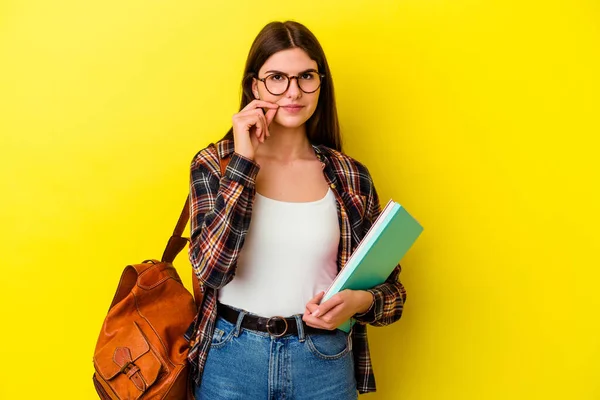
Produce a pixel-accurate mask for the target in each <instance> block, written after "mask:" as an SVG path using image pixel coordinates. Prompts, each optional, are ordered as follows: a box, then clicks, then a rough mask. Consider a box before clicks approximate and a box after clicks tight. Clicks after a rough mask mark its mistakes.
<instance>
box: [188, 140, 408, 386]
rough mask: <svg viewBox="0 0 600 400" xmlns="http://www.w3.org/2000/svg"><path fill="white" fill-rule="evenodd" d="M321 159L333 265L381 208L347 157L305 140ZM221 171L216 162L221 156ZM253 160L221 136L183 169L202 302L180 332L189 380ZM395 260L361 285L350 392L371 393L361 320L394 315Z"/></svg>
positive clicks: (230, 252) (397, 293)
mask: <svg viewBox="0 0 600 400" xmlns="http://www.w3.org/2000/svg"><path fill="white" fill-rule="evenodd" d="M313 149H314V151H315V154H316V155H317V157H318V159H319V160H320V161H321V163H323V164H324V167H323V173H324V176H325V179H326V180H327V183H328V184H329V186H330V188H331V189H332V191H333V193H334V194H335V198H336V201H337V210H338V219H339V222H340V233H341V236H340V244H339V250H338V270H341V269H342V268H343V267H344V265H345V264H346V261H347V260H348V259H349V257H350V255H351V254H352V252H353V250H354V249H355V248H356V246H357V245H358V243H359V242H360V240H361V239H362V238H363V236H364V235H365V234H366V232H367V231H368V230H369V228H370V226H371V224H372V223H373V222H374V221H375V219H376V218H377V216H378V215H379V214H380V212H381V206H380V204H379V199H378V197H377V192H376V191H375V187H374V185H373V181H372V179H371V176H370V174H369V171H368V170H367V168H366V167H365V166H364V165H362V164H361V163H359V162H357V161H356V160H353V159H352V158H350V157H348V156H347V155H345V154H343V153H341V152H338V151H335V150H333V149H331V148H328V147H325V146H316V145H313ZM229 156H231V159H230V161H229V165H228V166H227V169H226V170H225V174H224V175H223V176H221V171H220V164H219V159H221V158H225V157H229ZM258 171H259V165H258V164H257V163H255V162H254V161H252V160H250V159H248V158H245V157H243V156H241V155H239V154H237V153H234V145H233V141H230V140H223V141H220V142H218V143H217V146H216V150H215V147H214V146H208V147H207V148H205V149H203V150H201V151H200V152H198V153H197V154H196V155H195V156H194V159H193V160H192V163H191V171H190V230H191V235H190V239H191V244H190V247H189V257H190V261H191V264H192V267H193V269H194V272H195V273H196V276H198V279H199V281H200V285H201V288H202V292H203V295H204V297H203V300H202V304H201V306H200V309H199V310H198V315H197V316H196V319H195V320H194V322H193V323H192V325H191V326H190V329H189V330H188V334H187V337H188V339H190V349H189V353H188V360H189V362H190V364H191V371H190V372H191V378H192V379H193V380H194V382H195V383H196V384H197V385H199V384H200V381H201V379H202V371H203V368H204V365H205V363H206V358H207V355H208V351H209V349H210V343H211V340H212V335H213V331H214V327H215V321H216V318H217V307H216V305H217V298H218V297H217V291H218V290H219V289H220V288H222V287H223V286H225V285H226V284H227V283H229V282H230V281H231V280H232V279H233V277H234V275H235V269H236V264H237V258H238V255H239V252H240V250H241V248H242V246H243V244H244V237H245V235H246V233H247V231H248V227H249V225H250V218H251V216H252V205H253V201H254V195H255V193H256V188H255V178H256V175H257V174H258ZM400 269H401V268H400V265H398V266H396V268H395V269H394V271H393V272H392V273H391V274H390V276H389V278H388V279H387V280H386V282H385V283H383V284H381V285H378V286H376V287H374V288H372V289H370V290H369V292H371V293H372V294H373V297H374V301H373V303H372V305H371V308H370V309H369V310H368V311H367V312H366V313H364V314H360V315H355V316H354V317H355V319H356V320H357V321H358V323H357V324H355V325H354V327H353V328H352V331H351V335H352V348H353V353H354V365H355V376H356V382H357V390H358V391H359V392H360V393H366V392H374V391H375V389H376V388H375V377H374V374H373V368H372V364H371V357H370V354H369V346H368V341H367V327H366V324H370V325H375V326H384V325H388V324H391V323H392V322H395V321H397V320H398V319H399V318H400V316H401V315H402V310H403V306H404V302H405V301H406V291H405V289H404V286H403V285H402V284H401V283H400V281H399V280H398V277H399V274H400Z"/></svg>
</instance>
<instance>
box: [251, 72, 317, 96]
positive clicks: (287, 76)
mask: <svg viewBox="0 0 600 400" xmlns="http://www.w3.org/2000/svg"><path fill="white" fill-rule="evenodd" d="M312 72H314V71H312ZM314 73H316V74H317V75H318V76H319V86H317V88H316V89H315V90H312V91H310V92H307V91H306V90H304V89H302V86H300V81H299V80H298V79H299V75H293V76H290V75H286V74H282V73H276V74H269V75H267V76H265V77H264V78H259V77H256V79H257V80H259V81H261V82H262V83H263V84H264V85H265V89H267V92H269V93H271V94H272V95H273V96H281V95H282V94H284V93H285V92H287V90H288V89H289V88H290V83H292V79H296V83H297V84H298V88H299V89H300V90H302V91H303V92H304V93H307V94H309V93H314V92H316V91H317V90H319V88H320V87H321V84H322V83H323V78H325V74H321V73H318V72H314ZM273 75H281V76H285V77H286V78H287V80H288V81H287V86H286V87H285V90H284V91H283V92H281V93H273V92H271V91H270V90H269V88H268V86H267V82H265V81H266V80H267V79H268V78H270V77H271V76H273Z"/></svg>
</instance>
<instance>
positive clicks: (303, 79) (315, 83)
mask: <svg viewBox="0 0 600 400" xmlns="http://www.w3.org/2000/svg"><path fill="white" fill-rule="evenodd" d="M298 85H300V89H302V91H303V92H306V93H312V92H316V91H317V89H318V88H319V86H321V76H320V75H319V74H318V73H316V72H305V73H303V74H302V75H300V76H299V77H298Z"/></svg>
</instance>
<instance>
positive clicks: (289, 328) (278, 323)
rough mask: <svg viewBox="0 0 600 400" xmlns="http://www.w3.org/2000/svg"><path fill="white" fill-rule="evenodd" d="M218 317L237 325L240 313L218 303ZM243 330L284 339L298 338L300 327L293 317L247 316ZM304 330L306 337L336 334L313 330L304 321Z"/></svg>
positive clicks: (325, 330)
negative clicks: (284, 337) (287, 336)
mask: <svg viewBox="0 0 600 400" xmlns="http://www.w3.org/2000/svg"><path fill="white" fill-rule="evenodd" d="M217 315H218V316H219V317H222V318H223V319H224V320H226V321H228V322H231V323H232V324H237V321H238V317H239V315H240V312H239V311H237V310H234V309H233V308H231V307H229V306H228V305H225V304H221V303H217ZM242 328H244V329H250V330H253V331H259V332H267V333H268V334H270V335H271V336H274V337H282V336H284V335H296V336H298V325H297V323H296V318H293V317H291V318H290V317H288V318H284V317H271V318H265V317H258V316H255V315H250V314H246V315H244V319H243V320H242ZM302 328H303V330H304V334H305V335H311V334H312V335H315V334H320V335H331V334H334V333H335V329H334V330H331V331H330V330H327V329H318V328H313V327H311V326H308V325H306V323H305V322H304V321H302Z"/></svg>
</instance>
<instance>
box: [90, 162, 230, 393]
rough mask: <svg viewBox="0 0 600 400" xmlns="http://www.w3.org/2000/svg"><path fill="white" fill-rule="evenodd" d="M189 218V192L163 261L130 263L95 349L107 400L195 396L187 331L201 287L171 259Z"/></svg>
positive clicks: (97, 381)
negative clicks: (186, 280) (185, 278)
mask: <svg viewBox="0 0 600 400" xmlns="http://www.w3.org/2000/svg"><path fill="white" fill-rule="evenodd" d="M227 162H228V160H221V171H222V172H224V170H225V168H226V166H227ZM188 220H189V196H188V197H186V201H185V205H184V208H183V210H182V212H181V215H180V216H179V219H178V221H177V225H176V226H175V230H174V231H173V234H172V236H171V237H170V238H169V241H168V243H167V246H166V248H165V250H164V253H163V256H162V259H161V261H158V260H155V259H151V260H145V261H143V262H142V263H141V264H134V265H128V266H127V267H125V269H124V270H123V273H122V274H121V279H120V281H119V284H118V286H117V290H116V292H115V295H114V297H113V300H112V302H111V304H110V307H109V310H108V314H107V316H106V318H105V319H104V323H103V325H102V329H101V331H100V335H99V337H98V340H97V342H96V348H95V350H94V357H93V363H94V369H95V372H94V375H93V383H94V388H95V389H96V392H97V393H98V396H99V397H100V398H101V399H103V400H109V399H111V400H112V399H115V400H116V399H118V400H137V399H140V400H143V399H164V400H169V399H171V400H182V399H194V394H193V393H194V391H193V385H192V384H191V380H190V379H188V371H189V365H188V361H187V354H188V351H189V346H190V344H189V342H188V340H187V339H186V338H185V336H184V334H185V333H186V330H187V329H188V327H189V326H190V324H191V323H192V321H193V320H194V318H195V316H196V313H197V309H198V308H197V305H198V304H201V301H202V290H201V287H200V284H199V283H198V279H197V278H196V275H195V274H192V275H193V278H192V282H193V286H194V296H192V294H190V292H189V291H188V290H187V289H186V288H185V287H184V286H183V284H182V282H181V279H180V277H179V275H178V273H177V270H176V269H175V267H174V266H173V264H172V263H173V260H174V259H175V257H176V256H177V254H179V253H180V252H181V250H183V248H184V247H185V246H186V244H187V243H188V242H189V239H188V238H184V237H182V234H183V231H184V229H185V227H186V225H187V222H188ZM192 272H193V271H192Z"/></svg>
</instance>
